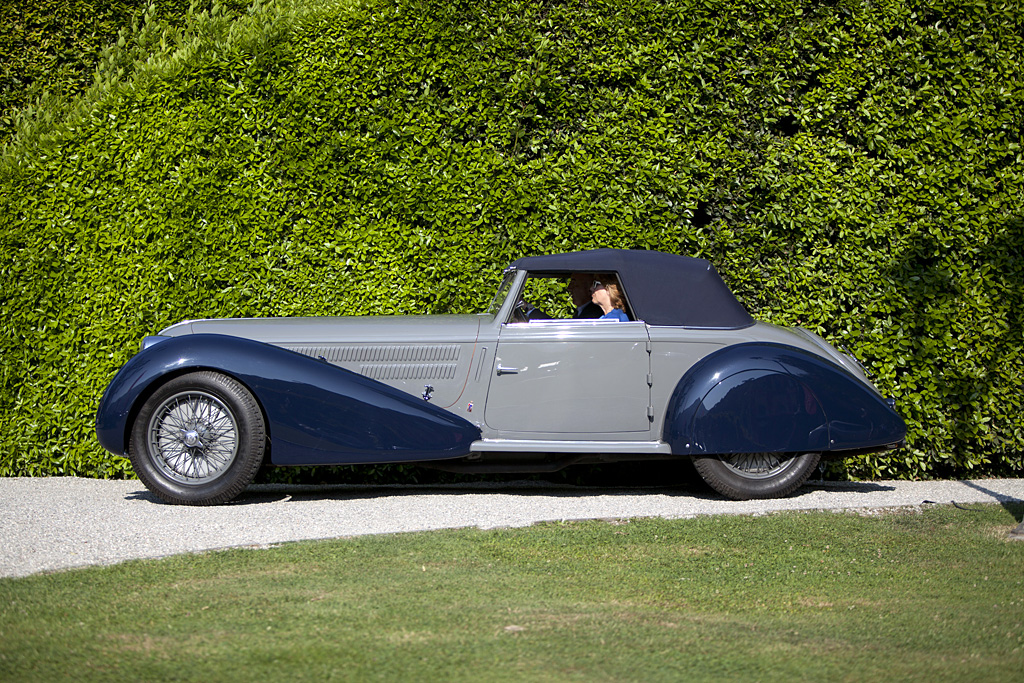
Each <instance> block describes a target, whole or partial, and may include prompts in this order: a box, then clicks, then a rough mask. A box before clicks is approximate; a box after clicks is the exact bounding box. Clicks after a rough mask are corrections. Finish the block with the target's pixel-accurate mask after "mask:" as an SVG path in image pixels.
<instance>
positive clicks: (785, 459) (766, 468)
mask: <svg viewBox="0 0 1024 683" xmlns="http://www.w3.org/2000/svg"><path fill="white" fill-rule="evenodd" d="M794 463H795V457H794V456H793V455H786V454H784V453H738V454H735V455H727V456H723V457H722V464H724V465H725V466H726V467H728V468H729V469H730V470H732V471H733V472H735V473H736V474H738V475H739V476H741V477H746V478H747V479H769V478H771V477H775V476H778V475H780V474H782V473H783V472H785V471H786V470H787V469H788V468H790V467H792V466H793V465H794Z"/></svg>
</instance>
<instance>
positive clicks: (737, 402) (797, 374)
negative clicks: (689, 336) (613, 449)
mask: <svg viewBox="0 0 1024 683" xmlns="http://www.w3.org/2000/svg"><path fill="white" fill-rule="evenodd" d="M905 434H906V426H905V425H904V423H903V420H902V419H901V418H900V417H899V415H897V414H896V413H895V411H893V410H892V408H890V407H889V406H888V405H887V404H886V403H885V401H884V400H883V399H882V398H881V397H879V396H878V394H877V393H875V392H874V391H873V390H872V389H871V388H870V387H868V386H866V385H865V384H864V383H863V382H862V381H861V380H860V379H858V378H857V377H855V376H854V375H852V374H850V373H849V372H848V371H847V370H845V369H844V368H842V367H841V366H839V365H837V364H835V363H832V362H831V361H828V360H826V359H824V358H821V357H820V356H817V355H815V354H812V353H810V352H808V351H804V350H802V349H798V348H795V347H791V346H785V345H782V344H772V343H762V342H755V343H750V344H737V345H735V346H730V347H726V348H725V349H722V350H720V351H716V352H715V353H713V354H710V355H709V356H707V357H706V358H704V359H702V360H701V361H700V362H699V363H697V364H696V365H695V366H694V367H692V368H691V369H690V370H689V371H688V372H687V373H686V375H684V376H683V378H682V379H681V380H680V381H679V384H678V386H677V387H676V391H675V393H674V394H673V397H672V400H671V401H670V403H669V407H668V413H667V417H666V421H665V432H664V438H665V440H666V441H667V442H668V443H669V445H670V446H671V447H672V452H673V453H676V454H678V455H695V454H701V453H749V452H777V453H782V452H802V451H823V452H827V451H839V450H860V449H871V448H884V447H886V446H887V445H890V444H893V443H898V442H900V441H902V440H903V438H904V436H905Z"/></svg>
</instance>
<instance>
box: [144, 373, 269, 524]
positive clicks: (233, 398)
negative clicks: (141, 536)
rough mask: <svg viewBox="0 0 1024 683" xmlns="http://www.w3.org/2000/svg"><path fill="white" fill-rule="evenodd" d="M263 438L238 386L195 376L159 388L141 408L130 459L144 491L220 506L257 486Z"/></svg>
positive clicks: (251, 403) (255, 409) (259, 416)
mask: <svg viewBox="0 0 1024 683" xmlns="http://www.w3.org/2000/svg"><path fill="white" fill-rule="evenodd" d="M266 433H267V431H266V424H265V422H264V419H263V413H262V411H261V410H260V408H259V405H257V403H256V399H255V398H253V396H252V394H251V393H249V390H248V389H246V388H245V387H244V386H243V385H242V384H241V383H240V382H238V381H236V380H235V379H233V378H231V377H228V376H226V375H222V374H220V373H216V372H192V373H189V374H187V375H181V376H180V377H176V378H174V379H172V380H170V381H169V382H167V383H166V384H164V385H163V386H161V387H160V388H158V389H157V390H156V391H155V392H154V393H153V395H152V396H150V397H149V399H148V400H147V401H146V403H145V404H144V405H143V406H142V410H141V411H139V414H138V416H137V417H136V419H135V423H134V424H133V426H132V435H131V441H130V443H129V446H128V457H129V458H130V459H131V461H132V467H133V468H134V469H135V473H136V474H137V475H138V477H139V479H141V480H142V483H143V484H145V485H146V488H148V489H149V490H150V491H152V492H153V493H155V494H156V495H157V496H159V497H160V498H162V499H163V500H165V501H167V502H168V503H176V504H181V505H216V504H218V503H224V502H227V501H229V500H231V499H232V498H234V497H235V496H237V495H238V494H239V493H241V492H242V491H243V490H244V489H245V487H247V486H248V485H249V484H250V483H251V482H252V480H253V478H254V477H255V476H256V472H257V471H259V468H260V464H261V463H262V462H263V454H264V450H265V445H266Z"/></svg>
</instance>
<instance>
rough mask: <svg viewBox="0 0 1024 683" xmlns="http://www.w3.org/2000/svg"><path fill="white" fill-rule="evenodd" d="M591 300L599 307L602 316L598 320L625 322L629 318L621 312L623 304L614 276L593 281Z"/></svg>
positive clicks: (606, 276) (620, 291)
mask: <svg viewBox="0 0 1024 683" xmlns="http://www.w3.org/2000/svg"><path fill="white" fill-rule="evenodd" d="M590 298H591V300H592V301H593V302H594V303H595V304H597V305H598V306H600V307H601V312H602V313H603V315H602V316H601V317H600V318H599V320H616V321H619V322H626V321H628V320H629V316H628V315H626V312H625V311H623V310H622V308H623V306H624V302H623V299H622V290H620V289H619V283H618V281H617V280H616V278H615V276H614V275H610V276H609V275H605V276H602V277H600V278H599V279H598V278H595V279H594V282H593V283H592V284H591V285H590Z"/></svg>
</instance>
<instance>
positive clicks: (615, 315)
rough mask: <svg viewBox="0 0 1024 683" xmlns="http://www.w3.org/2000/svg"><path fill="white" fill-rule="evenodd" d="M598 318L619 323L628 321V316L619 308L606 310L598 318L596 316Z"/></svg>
mask: <svg viewBox="0 0 1024 683" xmlns="http://www.w3.org/2000/svg"><path fill="white" fill-rule="evenodd" d="M598 320H615V321H618V322H621V323H625V322H629V316H628V315H626V312H625V311H623V310H622V309H621V308H613V309H612V310H610V311H608V312H607V313H605V314H604V315H602V316H601V317H600V318H598Z"/></svg>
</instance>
